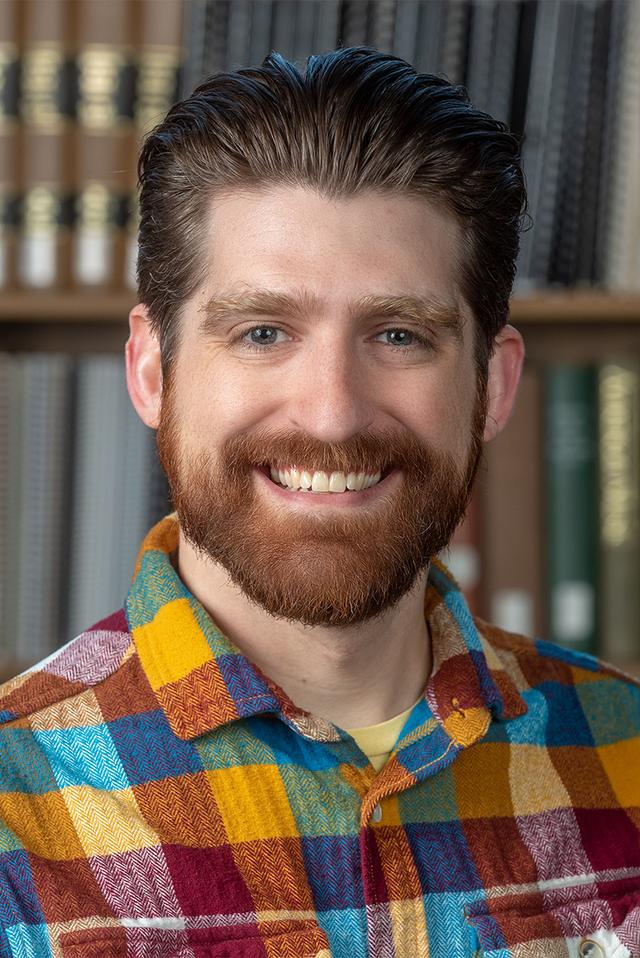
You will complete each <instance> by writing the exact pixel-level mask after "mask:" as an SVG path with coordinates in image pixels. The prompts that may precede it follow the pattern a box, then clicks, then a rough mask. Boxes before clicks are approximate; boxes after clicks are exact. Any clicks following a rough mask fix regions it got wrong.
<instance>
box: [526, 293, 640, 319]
mask: <svg viewBox="0 0 640 958" xmlns="http://www.w3.org/2000/svg"><path fill="white" fill-rule="evenodd" d="M511 320H512V322H513V323H515V324H516V325H518V324H519V323H523V324H527V325H528V324H530V323H531V324H538V323H540V324H554V323H588V324H597V323H638V324H640V292H638V293H636V294H631V293H607V292H603V291H602V290H595V289H594V290H590V291H589V290H580V291H574V290H567V291H559V292H548V293H544V294H536V295H532V296H517V297H514V298H513V299H512V301H511Z"/></svg>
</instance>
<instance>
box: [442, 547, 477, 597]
mask: <svg viewBox="0 0 640 958" xmlns="http://www.w3.org/2000/svg"><path fill="white" fill-rule="evenodd" d="M444 562H445V564H446V565H447V566H448V568H449V571H450V572H451V574H452V575H453V578H454V579H455V580H456V582H457V583H458V585H459V586H460V588H461V589H463V590H465V589H474V588H475V587H476V586H477V585H478V583H479V582H480V556H479V555H478V550H477V549H476V548H475V547H474V546H471V545H468V544H467V543H466V542H456V543H455V544H454V545H451V546H449V549H448V550H447V551H446V552H445V554H444Z"/></svg>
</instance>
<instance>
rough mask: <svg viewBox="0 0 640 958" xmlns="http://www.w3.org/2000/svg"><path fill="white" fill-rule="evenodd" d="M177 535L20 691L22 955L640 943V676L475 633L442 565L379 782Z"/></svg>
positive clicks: (5, 712) (17, 928) (3, 794)
mask: <svg viewBox="0 0 640 958" xmlns="http://www.w3.org/2000/svg"><path fill="white" fill-rule="evenodd" d="M177 540H178V526H177V520H176V518H175V516H169V517H167V518H166V519H164V520H163V521H162V522H161V523H159V524H158V525H157V526H156V527H155V528H154V529H152V530H151V532H150V533H149V535H148V536H147V538H146V540H145V542H144V544H143V547H142V550H141V553H140V557H139V560H138V564H137V567H136V572H135V576H134V579H133V582H132V586H131V589H130V592H129V595H128V597H127V601H126V608H125V609H123V610H121V611H120V612H118V613H116V614H114V615H112V616H110V617H109V618H108V619H106V620H104V621H103V622H101V623H99V624H98V625H96V626H94V627H93V628H92V629H90V630H89V631H87V632H85V633H83V634H82V635H80V636H79V637H78V638H76V639H75V640H74V641H73V642H71V643H70V644H69V645H67V646H66V647H65V648H63V649H62V650H60V651H59V652H57V653H56V654H55V655H54V656H52V657H51V658H49V659H48V660H46V661H45V662H43V663H42V664H41V665H40V666H38V667H37V668H35V669H33V670H31V671H29V672H28V673H26V674H24V675H22V676H21V677H19V678H17V679H14V680H13V681H12V682H10V683H8V684H6V685H5V686H4V687H2V688H1V689H0V721H1V722H2V724H0V955H1V956H2V958H9V956H11V958H48V956H51V955H54V956H62V958H89V956H90V958H116V956H120V958H124V956H131V958H168V956H174V958H177V956H180V958H214V956H216V958H222V956H233V958H263V956H264V958H283V956H284V958H306V956H309V958H311V956H316V958H321V956H322V958H329V956H336V958H365V956H368V958H394V956H397V958H419V956H423V958H427V956H430V958H471V956H472V955H484V956H487V958H525V956H527V958H555V956H558V958H559V956H567V955H576V956H577V955H581V956H582V955H584V956H589V958H602V956H607V958H613V956H615V958H627V956H628V955H630V954H631V955H634V956H637V955H640V688H639V687H638V684H637V683H634V682H633V681H632V680H630V679H628V678H626V677H624V676H623V675H621V674H619V673H617V672H615V671H614V670H612V669H610V668H608V667H605V666H603V665H602V664H600V663H598V662H597V661H596V660H595V659H593V658H591V657H589V656H584V655H578V654H573V653H567V652H565V651H562V650H561V649H559V648H556V647H554V646H551V645H548V644H546V643H544V642H535V643H533V642H530V641H528V640H525V639H523V638H520V637H518V636H514V635H510V634H507V633H505V632H502V631H500V630H498V629H496V628H493V627H491V626H489V625H487V624H486V623H484V622H478V621H476V622H474V621H473V619H472V618H471V616H470V614H469V612H468V609H467V607H466V605H465V603H464V600H463V598H462V597H461V595H460V592H459V591H458V589H457V587H456V585H455V583H454V582H453V581H452V579H451V577H450V576H449V574H448V573H447V572H446V570H445V569H444V568H443V567H442V566H441V565H439V564H438V563H434V564H433V565H432V568H431V571H430V576H429V584H428V587H427V590H426V593H425V614H426V616H427V618H428V621H429V624H430V629H431V634H432V636H433V672H432V675H431V676H430V678H429V680H428V684H427V687H426V690H425V695H424V698H423V699H422V700H421V701H420V702H419V703H418V705H416V707H415V708H414V709H413V711H412V712H411V714H410V716H409V719H408V720H407V723H406V725H405V726H404V729H403V731H402V733H401V735H400V738H399V739H398V742H397V744H396V746H395V749H394V751H393V753H392V756H391V758H390V760H389V762H388V763H387V764H386V766H385V767H384V768H383V769H382V771H381V772H380V773H378V774H376V773H375V772H374V770H373V769H372V768H371V766H370V765H369V764H368V762H367V760H366V758H365V756H364V755H363V754H362V752H360V750H359V749H358V747H357V746H356V744H355V742H354V741H353V739H352V738H351V737H350V736H349V735H348V734H347V733H346V732H344V731H342V730H340V729H338V728H336V727H335V726H333V725H331V724H330V723H329V722H326V721H323V720H322V719H318V718H315V717H313V716H312V715H309V714H308V713H305V712H302V711H301V710H300V709H298V708H296V706H295V705H294V704H293V703H292V702H291V701H290V700H289V699H288V698H287V697H286V695H285V694H284V693H283V692H282V690H281V689H279V688H277V687H276V686H274V685H273V684H272V683H271V682H270V681H269V680H268V679H267V678H265V676H264V675H262V674H261V673H260V672H259V671H258V670H257V669H256V668H255V667H254V666H253V665H252V664H251V663H250V662H249V661H247V659H245V658H244V657H243V656H242V655H240V654H239V653H238V651H237V650H236V649H234V647H233V646H232V645H230V643H229V642H228V641H227V639H225V637H224V636H223V635H222V634H221V633H220V632H219V631H218V629H217V628H216V627H215V625H214V623H213V622H212V621H211V619H210V618H209V617H208V615H207V614H206V612H205V611H204V609H203V608H202V606H201V605H200V604H199V603H198V602H197V601H196V599H195V598H194V597H193V596H192V595H191V594H190V593H189V592H188V591H187V590H186V588H185V586H184V585H183V583H182V582H181V580H180V579H179V577H178V575H177V574H176V572H175V570H174V568H173V566H172V564H171V561H170V558H169V553H170V552H172V551H173V550H174V549H175V547H176V545H177ZM598 949H599V950H598Z"/></svg>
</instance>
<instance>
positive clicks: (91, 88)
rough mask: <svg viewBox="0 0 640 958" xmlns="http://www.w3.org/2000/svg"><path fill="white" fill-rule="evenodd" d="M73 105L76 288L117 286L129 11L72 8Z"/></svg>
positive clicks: (124, 200) (96, 1)
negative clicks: (75, 75) (75, 90)
mask: <svg viewBox="0 0 640 958" xmlns="http://www.w3.org/2000/svg"><path fill="white" fill-rule="evenodd" d="M73 9H74V14H75V33H76V42H77V47H78V52H77V70H78V101H77V124H76V130H75V133H76V143H75V178H76V195H75V235H74V244H73V278H74V282H75V283H76V284H77V285H79V286H103V287H108V286H114V285H118V286H121V285H122V276H123V273H124V258H125V252H124V248H125V226H126V211H127V206H128V202H129V194H130V190H129V188H128V187H129V183H128V179H127V171H128V170H130V157H131V155H132V153H133V151H134V149H135V147H134V143H135V132H134V125H133V111H134V97H135V62H134V53H133V48H132V46H131V38H132V36H133V26H134V24H133V10H134V8H133V6H132V5H131V4H129V3H127V2H126V0H109V2H108V3H104V2H102V0H83V2H82V3H79V4H75V5H74V7H73Z"/></svg>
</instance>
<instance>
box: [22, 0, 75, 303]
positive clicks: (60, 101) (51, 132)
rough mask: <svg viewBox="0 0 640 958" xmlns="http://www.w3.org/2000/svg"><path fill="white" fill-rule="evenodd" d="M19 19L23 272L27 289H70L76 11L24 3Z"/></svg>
mask: <svg viewBox="0 0 640 958" xmlns="http://www.w3.org/2000/svg"><path fill="white" fill-rule="evenodd" d="M20 13H21V21H22V31H21V32H22V47H23V49H22V74H21V92H20V119H21V126H20V135H19V137H18V148H19V158H18V165H19V170H20V192H21V211H20V236H19V240H18V250H17V266H16V269H17V273H18V279H19V282H20V283H21V284H23V285H25V286H30V287H34V288H48V287H52V286H55V285H58V286H67V285H68V284H69V279H70V273H69V266H70V241H71V228H72V226H73V207H72V203H71V188H72V183H71V168H72V164H71V159H72V152H71V151H72V142H71V131H72V128H73V124H72V114H73V98H74V92H73V78H72V76H71V75H70V72H69V70H68V66H67V64H68V56H69V49H70V44H71V22H70V7H69V5H68V4H67V3H66V2H65V0H23V2H22V3H21V5H20Z"/></svg>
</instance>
